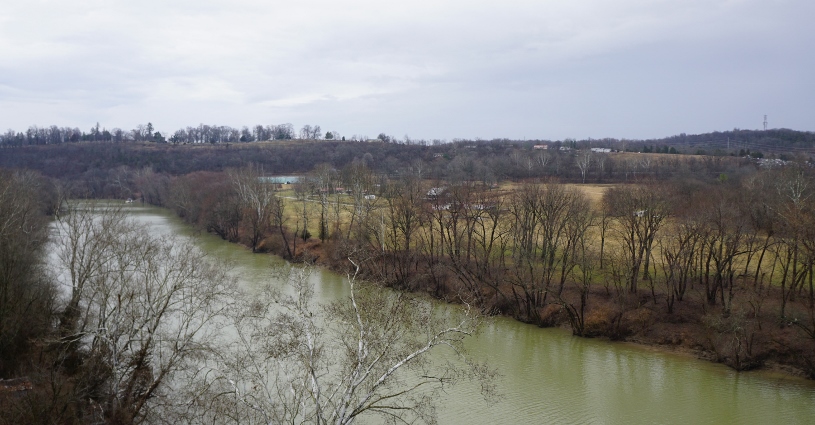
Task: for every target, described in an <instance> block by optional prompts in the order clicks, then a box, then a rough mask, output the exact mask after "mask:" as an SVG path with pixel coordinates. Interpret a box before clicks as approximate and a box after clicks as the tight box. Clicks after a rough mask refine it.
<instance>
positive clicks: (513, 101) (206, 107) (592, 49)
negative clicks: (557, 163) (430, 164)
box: [0, 0, 815, 139]
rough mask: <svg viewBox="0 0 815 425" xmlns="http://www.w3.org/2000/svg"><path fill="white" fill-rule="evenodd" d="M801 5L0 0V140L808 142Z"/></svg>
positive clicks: (812, 87) (808, 67) (809, 96)
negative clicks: (264, 127)
mask: <svg viewBox="0 0 815 425" xmlns="http://www.w3.org/2000/svg"><path fill="white" fill-rule="evenodd" d="M811 16H815V3H812V2H809V1H805V0H763V1H757V0H756V1H754V0H706V1H700V0H682V1H679V0H617V1H607V0H584V1H580V0H578V1H575V0H537V1H504V2H500V4H499V2H493V1H490V2H486V1H473V0H470V1H457V0H453V1H443V2H439V1H438V0H436V1H424V0H418V1H412V2H402V3H400V4H395V5H391V4H390V2H381V1H364V0H360V1H320V0H311V1H300V2H280V1H253V0H237V1H236V0H232V1H228V2H227V1H219V0H199V1H187V0H181V1H158V0H144V1H139V2H135V1H110V0H105V1H103V0H87V1H72V2H64V1H54V0H40V1H37V0H31V1H25V2H23V1H12V0H0V58H2V59H0V126H3V127H4V128H5V127H10V128H15V129H22V128H25V127H27V126H29V125H32V124H36V125H50V124H56V125H70V126H82V127H88V128H89V127H90V126H91V125H93V124H94V123H96V122H97V121H98V122H101V123H102V124H103V125H104V126H107V127H108V128H111V127H122V128H126V129H127V128H133V127H135V126H136V125H137V124H139V123H145V122H147V121H151V122H153V123H154V125H155V126H156V128H158V129H161V130H164V131H167V130H174V129H176V128H179V127H183V126H187V125H197V124H198V123H201V122H204V123H211V124H222V125H231V126H241V125H252V124H256V123H262V124H277V123H284V122H291V123H294V124H295V126H297V127H299V126H301V125H303V124H307V123H310V124H319V125H321V126H322V127H323V128H324V129H326V130H329V129H330V130H336V131H339V132H340V133H341V134H343V135H349V136H350V135H352V134H368V135H371V136H374V135H376V134H378V133H379V132H386V133H389V134H394V135H397V136H399V137H401V136H402V135H404V134H409V135H410V136H411V137H414V138H415V137H421V138H448V139H449V138H454V137H468V138H475V137H482V138H492V137H510V138H550V139H559V138H565V137H577V138H583V137H595V138H597V137H606V136H609V137H629V138H646V137H659V136H667V135H671V134H675V133H679V132H689V133H691V132H702V131H710V130H725V129H730V128H733V127H740V128H759V127H760V126H761V121H762V119H763V115H764V114H768V115H769V117H770V126H771V127H788V128H795V129H799V130H813V128H812V122H813V120H812V118H813V112H815V79H813V77H812V70H813V69H815V67H813V65H815V55H813V54H812V53H811V47H810V46H812V45H813V42H815V30H813V29H812V26H811V25H810V24H809V22H808V21H809V20H810V18H811Z"/></svg>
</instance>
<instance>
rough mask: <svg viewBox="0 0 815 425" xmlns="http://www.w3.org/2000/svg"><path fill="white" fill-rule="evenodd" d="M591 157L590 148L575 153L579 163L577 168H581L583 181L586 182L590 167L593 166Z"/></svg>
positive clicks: (576, 160)
mask: <svg viewBox="0 0 815 425" xmlns="http://www.w3.org/2000/svg"><path fill="white" fill-rule="evenodd" d="M591 158H592V156H591V150H590V149H584V150H582V151H579V152H577V155H575V162H576V163H577V168H579V169H580V177H581V178H582V180H583V183H586V174H587V173H588V172H589V167H590V166H591V162H592V161H591Z"/></svg>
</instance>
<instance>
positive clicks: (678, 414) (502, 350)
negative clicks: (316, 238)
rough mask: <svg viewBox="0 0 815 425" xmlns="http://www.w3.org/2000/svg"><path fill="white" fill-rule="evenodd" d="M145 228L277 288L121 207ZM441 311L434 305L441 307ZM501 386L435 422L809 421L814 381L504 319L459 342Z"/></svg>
mask: <svg viewBox="0 0 815 425" xmlns="http://www.w3.org/2000/svg"><path fill="white" fill-rule="evenodd" d="M128 211H129V212H131V214H132V216H133V217H134V218H137V219H138V220H139V221H142V222H146V223H149V224H150V225H151V226H153V228H154V229H155V230H154V231H159V232H168V233H176V234H181V235H186V236H191V235H196V236H198V238H196V240H197V242H196V243H197V244H198V245H199V246H200V247H201V248H202V249H204V250H205V251H206V252H207V253H209V254H210V255H213V256H217V257H219V258H221V259H225V260H228V261H230V262H231V263H232V264H234V266H235V271H236V273H239V276H240V279H241V285H244V286H245V287H248V288H253V287H255V288H256V287H258V286H259V285H267V284H271V285H280V284H282V283H281V282H280V281H275V280H274V279H273V278H272V277H270V276H271V273H270V270H271V268H272V267H276V266H281V265H283V262H282V260H280V259H277V258H275V257H270V256H267V255H257V254H252V253H251V252H250V251H248V250H247V249H245V248H243V247H241V246H238V245H234V244H230V243H228V242H225V241H223V240H221V239H219V238H217V237H215V236H212V235H207V234H199V233H197V232H195V231H194V230H193V229H192V228H191V227H190V226H187V225H185V224H184V223H182V222H181V221H180V220H178V219H177V218H176V217H175V216H173V215H172V213H171V212H169V211H167V210H163V209H158V208H152V207H143V206H131V207H128ZM313 279H316V283H317V286H316V292H317V294H318V296H319V297H320V298H321V299H322V300H325V301H329V300H333V299H337V298H338V297H341V296H343V295H345V294H347V293H348V292H347V286H346V285H345V284H344V283H343V278H342V277H340V276H338V275H337V274H334V273H331V272H328V271H325V270H321V271H318V272H317V273H315V274H314V275H313ZM441 307H442V306H440V308H441ZM468 348H469V350H470V352H471V354H472V355H473V356H474V357H475V360H477V361H488V362H489V363H490V364H491V365H493V366H494V367H496V368H497V369H498V371H499V372H500V374H501V375H502V379H501V380H500V382H499V384H498V389H499V391H500V392H501V393H502V395H503V397H502V399H501V400H500V401H498V402H497V403H495V404H491V405H487V404H485V403H484V401H483V399H482V398H480V396H479V395H478V391H477V389H476V388H474V387H468V386H466V385H464V386H456V387H453V389H452V390H451V391H450V392H448V393H447V394H446V395H445V396H444V398H443V399H442V400H441V401H440V404H439V423H441V424H467V425H474V424H498V423H508V424H544V423H545V424H549V423H552V424H587V423H598V424H635V423H647V424H660V423H664V424H725V423H733V424H813V423H815V382H812V381H807V380H802V379H797V378H791V377H785V376H778V375H775V374H772V373H768V372H746V373H745V372H743V373H736V372H734V371H732V370H731V369H729V368H727V367H725V366H722V365H718V364H713V363H709V362H705V361H701V360H697V359H694V358H690V357H688V356H684V355H678V354H671V353H664V352H658V351H654V350H652V349H649V348H647V347H639V346H636V345H631V344H625V343H611V342H607V341H600V340H592V339H584V338H577V337H573V336H571V334H570V333H569V332H567V331H564V330H561V329H540V328H537V327H535V326H530V325H525V324H522V323H519V322H516V321H514V320H510V319H506V318H496V319H495V320H492V321H490V322H488V323H487V324H486V325H485V326H484V327H483V329H482V330H481V331H480V332H479V334H478V335H477V336H476V337H474V338H471V339H470V340H469V343H468Z"/></svg>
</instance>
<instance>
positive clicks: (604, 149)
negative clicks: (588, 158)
mask: <svg viewBox="0 0 815 425" xmlns="http://www.w3.org/2000/svg"><path fill="white" fill-rule="evenodd" d="M591 151H592V152H597V153H610V152H611V149H609V148H591Z"/></svg>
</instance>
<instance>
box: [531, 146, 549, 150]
mask: <svg viewBox="0 0 815 425" xmlns="http://www.w3.org/2000/svg"><path fill="white" fill-rule="evenodd" d="M532 149H543V150H546V149H549V145H535V146H532Z"/></svg>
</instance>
